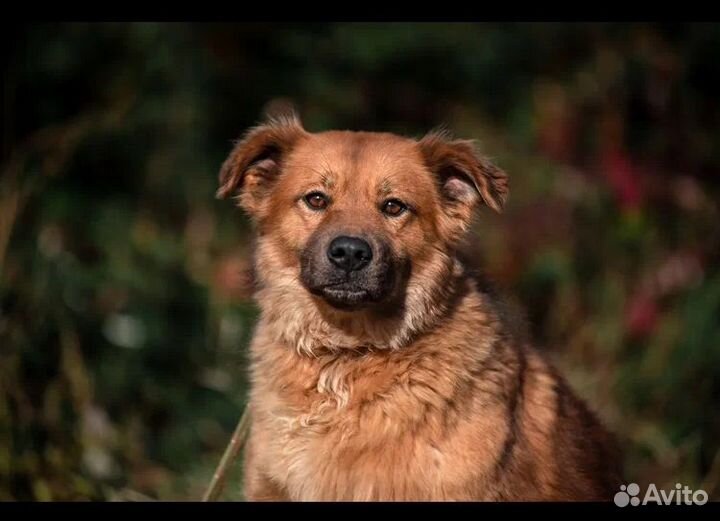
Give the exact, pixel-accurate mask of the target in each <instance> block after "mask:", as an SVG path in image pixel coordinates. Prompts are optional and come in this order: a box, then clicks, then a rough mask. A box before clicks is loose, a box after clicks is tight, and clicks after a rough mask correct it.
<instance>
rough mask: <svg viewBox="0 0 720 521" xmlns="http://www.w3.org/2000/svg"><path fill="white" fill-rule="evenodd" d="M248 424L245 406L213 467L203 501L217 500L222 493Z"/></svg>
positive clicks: (245, 434)
mask: <svg viewBox="0 0 720 521" xmlns="http://www.w3.org/2000/svg"><path fill="white" fill-rule="evenodd" d="M249 426H250V412H249V411H248V407H247V406H245V410H244V411H243V414H242V416H241V417H240V421H239V422H238V424H237V427H235V432H234V433H233V435H232V438H230V443H229V444H228V446H227V448H226V449H225V454H223V457H222V459H221V460H220V463H219V464H218V466H217V469H215V474H214V475H213V478H212V481H211V482H210V486H209V487H208V489H207V492H205V496H204V497H203V501H217V499H218V498H219V497H220V494H222V491H223V488H224V487H225V480H226V479H227V473H228V470H229V469H230V466H231V465H232V464H233V463H234V462H235V460H236V459H237V456H238V454H240V450H241V449H242V447H243V445H244V444H245V439H246V438H247V433H248V428H249Z"/></svg>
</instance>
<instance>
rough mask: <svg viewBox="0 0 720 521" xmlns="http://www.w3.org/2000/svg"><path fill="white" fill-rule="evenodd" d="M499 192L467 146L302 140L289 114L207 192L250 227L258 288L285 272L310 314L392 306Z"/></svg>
mask: <svg viewBox="0 0 720 521" xmlns="http://www.w3.org/2000/svg"><path fill="white" fill-rule="evenodd" d="M507 193H508V189H507V177H506V175H505V173H504V172H502V171H501V170H499V169H498V168H496V167H495V166H493V165H492V164H491V163H490V162H489V161H488V160H487V159H486V158H484V157H483V156H481V155H480V154H478V152H477V151H476V149H475V147H474V146H473V145H472V143H471V142H469V141H461V140H452V139H450V138H448V137H447V136H445V135H444V134H442V133H433V134H429V135H427V136H425V137H424V138H422V139H420V140H415V139H410V138H405V137H400V136H397V135H394V134H387V133H370V132H350V131H329V132H321V133H310V132H308V131H306V130H305V129H304V128H303V127H302V125H301V123H300V122H299V120H298V119H297V118H296V117H294V116H289V117H285V118H280V119H276V120H271V121H269V122H267V123H265V124H263V125H260V126H258V127H256V128H254V129H252V130H251V131H249V132H248V133H247V134H246V135H245V137H244V138H243V139H242V140H240V141H239V142H238V143H237V145H236V146H235V148H234V149H233V150H232V152H231V153H230V156H229V157H228V158H227V160H226V161H225V163H224V164H223V166H222V169H221V172H220V189H219V190H218V196H219V197H228V196H236V197H237V198H238V200H239V202H240V205H241V206H242V207H243V208H244V209H245V210H246V211H247V212H248V213H249V214H250V216H251V217H252V219H253V220H254V222H255V223H256V225H257V230H258V234H259V239H260V241H261V244H262V246H263V248H264V253H263V258H262V259H260V261H261V262H259V263H258V265H257V270H258V271H259V277H260V279H261V280H264V281H265V282H268V281H270V283H271V281H272V277H273V275H274V274H275V273H277V272H278V271H279V270H284V272H285V273H287V272H288V271H290V272H291V273H294V274H295V275H296V280H299V281H300V284H301V285H302V287H303V288H304V290H306V291H307V292H309V293H310V294H311V295H314V296H315V301H316V303H317V304H318V305H320V306H329V309H332V310H335V311H337V310H343V311H346V312H347V311H352V312H355V311H358V310H361V309H365V310H367V309H375V310H376V311H377V310H381V309H382V310H390V309H392V308H394V307H397V306H402V305H403V304H404V303H403V299H404V295H405V293H406V291H407V288H408V285H409V284H411V283H412V281H413V280H415V281H416V283H418V284H421V283H422V281H421V279H417V277H422V276H423V273H426V272H427V270H428V269H430V267H431V265H432V264H433V263H434V262H437V259H438V256H441V257H443V258H449V257H451V256H452V251H453V248H454V247H455V245H456V243H457V241H458V240H459V239H460V237H461V235H462V233H463V231H464V230H465V229H466V228H467V227H468V225H469V223H470V220H471V217H472V213H473V209H474V208H475V207H476V206H477V205H479V204H480V203H481V202H484V203H485V204H486V205H488V206H489V207H491V208H492V209H494V210H497V211H500V209H501V208H502V206H503V204H504V202H505V199H506V196H507ZM437 282H438V283H442V281H437ZM383 312H385V311H383Z"/></svg>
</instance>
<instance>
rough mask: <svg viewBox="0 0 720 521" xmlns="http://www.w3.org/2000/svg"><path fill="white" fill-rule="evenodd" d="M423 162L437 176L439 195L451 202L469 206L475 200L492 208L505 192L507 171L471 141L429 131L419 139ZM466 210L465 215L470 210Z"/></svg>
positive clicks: (500, 202) (502, 202) (499, 208)
mask: <svg viewBox="0 0 720 521" xmlns="http://www.w3.org/2000/svg"><path fill="white" fill-rule="evenodd" d="M419 145H420V150H421V151H422V154H423V157H424V158H425V162H426V164H427V166H428V168H430V170H431V171H432V172H433V173H434V174H435V175H436V176H437V178H438V181H439V183H440V189H441V192H442V194H443V196H444V197H445V198H446V199H447V200H448V201H449V202H450V203H452V205H453V206H460V207H466V208H467V209H472V208H473V207H474V206H475V204H476V203H477V202H479V200H482V201H483V202H484V203H485V204H486V205H488V206H489V207H490V208H492V209H493V210H495V211H496V212H500V211H502V208H503V206H504V205H505V200H506V199H507V196H508V178H507V174H506V173H505V172H503V171H502V170H500V169H499V168H498V167H496V166H495V165H493V164H492V163H491V162H490V160H489V159H487V158H486V157H483V156H482V155H481V154H480V153H479V152H478V151H477V149H476V148H475V146H474V144H473V142H472V141H467V140H453V139H451V138H450V137H449V136H448V135H447V134H446V133H444V132H431V133H430V134H428V135H426V136H425V137H423V138H422V139H421V140H420V141H419ZM463 213H467V214H468V216H469V213H470V212H463Z"/></svg>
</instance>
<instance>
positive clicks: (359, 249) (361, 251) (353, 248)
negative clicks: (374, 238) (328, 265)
mask: <svg viewBox="0 0 720 521" xmlns="http://www.w3.org/2000/svg"><path fill="white" fill-rule="evenodd" d="M327 253H328V258H329V259H330V262H332V263H333V264H334V265H335V266H337V267H338V268H341V269H343V270H345V271H357V270H361V269H363V268H364V267H365V266H367V265H368V264H369V263H370V261H371V260H372V258H373V253H372V249H371V248H370V245H369V244H368V243H367V242H365V241H364V240H362V239H358V238H357V237H344V236H343V237H337V238H335V239H333V241H332V242H331V243H330V247H329V248H328V252H327Z"/></svg>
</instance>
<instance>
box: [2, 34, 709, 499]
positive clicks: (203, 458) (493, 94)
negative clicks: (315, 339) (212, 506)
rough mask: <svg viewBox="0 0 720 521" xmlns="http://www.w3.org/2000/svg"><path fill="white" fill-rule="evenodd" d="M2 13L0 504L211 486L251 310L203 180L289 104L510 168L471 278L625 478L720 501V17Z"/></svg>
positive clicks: (220, 214)
mask: <svg viewBox="0 0 720 521" xmlns="http://www.w3.org/2000/svg"><path fill="white" fill-rule="evenodd" d="M4 29H5V30H4V31H2V38H3V39H4V45H3V50H2V60H3V78H4V80H3V84H2V88H3V102H2V103H3V117H2V129H3V130H2V171H1V173H0V500H80V499H93V500H133V499H140V500H142V499H176V500H194V499H199V498H200V497H201V496H202V493H203V491H204V489H205V486H206V485H207V483H208V482H209V480H210V477H211V475H212V472H213V469H214V467H215V465H216V463H217V462H218V460H219V459H220V456H221V454H222V451H223V449H224V447H225V445H226V443H227V442H228V440H229V437H230V435H231V433H232V430H233V428H234V426H235V423H236V422H237V420H238V418H239V416H240V414H241V411H242V408H243V405H244V401H245V395H246V375H245V360H246V346H247V341H248V338H249V335H250V334H251V333H252V326H253V322H254V320H255V318H256V316H257V310H256V308H255V306H254V304H253V302H252V300H251V295H250V292H249V287H248V278H247V276H246V269H247V267H248V247H249V240H248V237H249V231H250V229H249V226H248V222H247V219H246V218H245V216H244V215H243V214H242V213H241V211H240V210H239V209H236V208H233V205H232V203H231V202H230V201H218V200H216V199H215V198H214V192H215V190H216V187H217V184H216V183H217V172H218V170H219V166H220V164H221V162H222V161H223V159H224V158H225V157H226V155H227V154H228V152H229V151H230V148H231V145H232V140H234V139H236V138H237V137H239V136H240V134H241V133H242V132H243V131H244V130H245V129H246V128H247V127H249V126H251V125H253V124H255V123H256V122H257V121H258V120H259V118H261V117H262V114H263V112H264V111H268V110H269V111H272V110H276V109H280V108H282V107H284V106H287V105H288V104H294V105H295V107H296V108H297V109H298V111H299V112H300V114H301V116H302V118H303V121H304V123H305V126H306V128H308V129H309V130H311V131H320V130H325V129H330V128H347V129H358V130H359V129H363V130H378V131H380V130H382V131H393V132H401V133H407V134H410V135H421V134H423V133H424V132H426V131H427V130H429V129H431V128H433V127H435V126H438V125H440V124H445V125H446V126H447V127H448V128H449V129H451V130H452V131H453V132H454V133H455V134H456V135H458V136H460V137H465V138H475V139H477V140H478V141H479V143H480V147H481V149H482V150H483V151H484V152H485V153H486V154H488V155H489V156H491V157H492V158H494V160H495V162H496V163H497V164H499V165H500V166H502V167H503V168H504V169H505V170H506V171H507V172H508V173H509V175H510V190H511V192H510V193H511V196H510V200H509V205H508V208H507V210H506V212H505V213H504V214H503V215H500V216H496V215H492V212H490V211H487V210H485V209H484V210H483V211H482V212H481V215H480V217H479V219H478V223H477V226H476V227H475V229H474V233H475V235H476V240H477V252H478V253H477V254H478V256H480V257H481V258H482V259H483V262H484V266H485V267H486V269H487V271H488V273H489V274H490V275H491V276H492V277H493V278H494V279H495V280H496V281H497V283H498V284H499V286H500V287H501V289H502V290H504V291H506V292H507V293H508V294H510V295H512V296H513V297H514V298H515V300H516V301H517V303H518V304H519V305H521V306H522V307H523V308H524V309H525V311H526V313H527V316H528V319H529V322H530V324H531V328H532V334H533V336H534V339H535V341H536V342H537V344H538V346H539V347H540V348H541V349H543V350H545V351H546V352H548V353H549V355H550V356H551V357H552V358H553V359H554V360H555V361H556V363H557V364H558V365H559V366H560V368H561V369H562V371H563V372H564V374H566V375H567V377H568V379H569V380H570V382H571V384H572V385H573V386H574V388H575V389H576V390H577V392H578V393H579V394H580V395H582V396H583V397H584V398H586V399H587V400H588V401H589V402H590V403H591V404H592V405H593V407H594V408H595V409H596V410H597V411H598V412H599V414H600V416H601V417H602V418H603V420H604V421H605V422H606V423H607V424H608V425H609V427H610V428H611V429H613V430H614V431H615V432H616V433H617V434H618V436H619V438H620V441H621V444H622V447H623V449H624V451H625V467H626V475H627V478H628V480H629V481H636V482H638V483H640V484H641V485H642V486H643V487H645V486H646V485H647V484H649V483H651V482H652V483H655V484H656V485H657V486H658V487H661V486H663V487H666V488H671V487H673V486H674V484H675V483H677V482H680V483H683V484H686V485H688V486H690V487H691V488H693V489H697V488H703V489H704V490H706V491H707V492H708V494H709V495H710V498H711V499H712V498H714V499H720V415H719V414H718V409H720V262H719V261H720V226H719V223H720V211H719V210H720V208H719V198H718V193H719V191H720V187H719V185H720V177H719V176H718V174H719V173H720V95H719V93H720V26H719V25H718V24H694V25H682V24H678V25H642V24H551V23H535V24H450V23H448V24H316V25H314V24H301V25H300V24H298V25H269V24H252V25H193V24H176V23H174V24H146V23H138V24H131V23H122V24H115V23H113V24H47V25H29V26H6V27H5V28H4ZM239 470H240V467H239V465H236V467H235V469H234V471H233V472H232V475H231V481H230V484H229V486H228V488H227V489H226V492H225V494H224V496H223V497H224V498H225V499H242V495H241V493H240V488H239V480H240V472H239Z"/></svg>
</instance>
